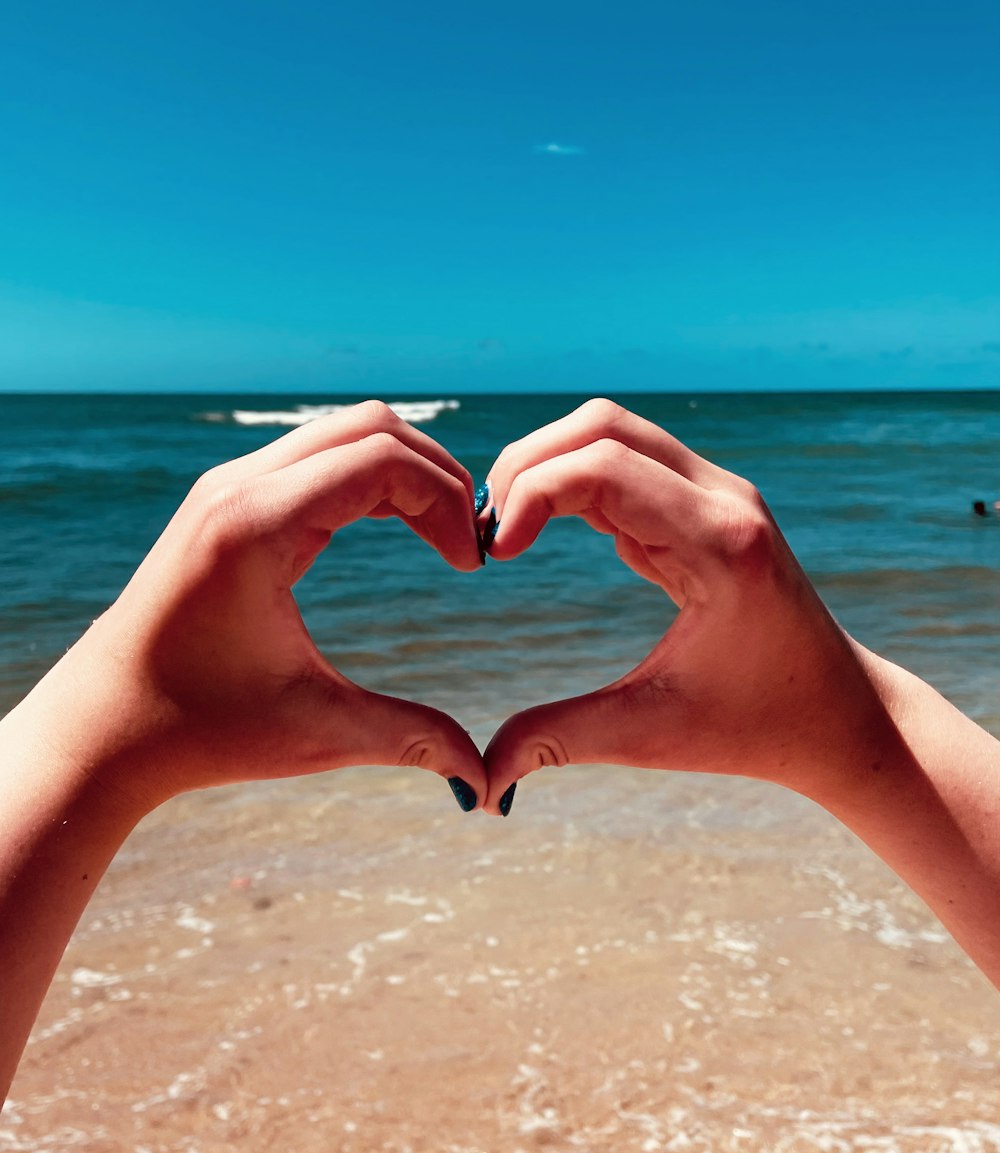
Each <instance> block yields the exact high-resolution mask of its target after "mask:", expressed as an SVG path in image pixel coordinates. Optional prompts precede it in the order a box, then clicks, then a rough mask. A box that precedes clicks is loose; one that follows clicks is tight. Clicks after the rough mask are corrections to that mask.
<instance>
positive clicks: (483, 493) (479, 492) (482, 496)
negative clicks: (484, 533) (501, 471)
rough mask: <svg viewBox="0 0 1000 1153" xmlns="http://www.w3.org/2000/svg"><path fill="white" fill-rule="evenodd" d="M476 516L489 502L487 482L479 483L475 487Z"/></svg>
mask: <svg viewBox="0 0 1000 1153" xmlns="http://www.w3.org/2000/svg"><path fill="white" fill-rule="evenodd" d="M475 500H476V516H479V514H480V513H481V512H482V511H483V509H484V508H485V507H486V506H487V505H488V504H489V503H490V486H489V485H488V484H481V485H480V486H479V488H477V489H476V498H475Z"/></svg>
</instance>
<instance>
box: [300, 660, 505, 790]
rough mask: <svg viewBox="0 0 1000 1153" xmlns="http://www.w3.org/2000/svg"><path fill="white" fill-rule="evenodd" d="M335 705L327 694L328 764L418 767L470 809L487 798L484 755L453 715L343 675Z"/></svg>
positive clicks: (323, 740) (321, 755)
mask: <svg viewBox="0 0 1000 1153" xmlns="http://www.w3.org/2000/svg"><path fill="white" fill-rule="evenodd" d="M328 687H329V686H328ZM330 705H331V700H330V696H329V695H328V694H327V695H326V700H325V708H323V715H324V717H325V721H324V728H325V729H326V730H327V731H326V735H325V737H321V738H320V743H321V745H323V746H325V748H323V749H321V750H319V753H318V756H319V759H321V760H323V761H324V762H325V767H327V768H344V767H347V766H348V765H393V766H395V765H399V766H413V767H414V768H420V769H426V770H428V771H429V772H432V773H436V774H437V775H438V776H439V777H441V778H443V779H444V780H445V781H446V782H447V783H448V785H449V786H450V788H451V790H452V793H453V794H454V797H455V800H456V801H457V802H458V804H459V806H460V807H461V808H462V809H463V810H464V811H465V812H470V811H471V810H472V809H475V808H478V807H479V806H481V805H482V803H483V801H484V800H485V799H486V795H487V780H486V769H485V766H484V765H483V759H482V756H481V755H480V752H479V750H478V749H477V748H476V745H475V743H474V742H473V740H472V738H471V737H470V736H469V734H468V733H467V732H466V730H465V729H463V728H462V726H461V725H460V724H459V723H458V722H457V721H456V720H455V719H454V718H453V717H450V716H449V715H448V714H447V713H444V712H441V711H440V710H439V709H433V708H430V707H429V706H428V705H422V704H418V703H416V702H414V701H406V700H403V699H402V698H400V697H391V696H386V695H384V694H382V693H373V692H370V691H369V690H367V689H364V688H362V687H361V686H360V685H356V684H354V683H353V682H351V681H347V680H346V678H343V677H340V676H338V677H337V683H336V697H335V702H334V707H333V708H332V709H331V708H330ZM315 716H316V713H315V712H313V718H314V719H315ZM317 735H318V734H317Z"/></svg>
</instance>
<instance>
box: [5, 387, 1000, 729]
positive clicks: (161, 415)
mask: <svg viewBox="0 0 1000 1153" xmlns="http://www.w3.org/2000/svg"><path fill="white" fill-rule="evenodd" d="M386 399H388V400H390V401H393V400H394V398H392V397H388V398H386ZM584 399H586V398H585V397H573V396H562V395H557V396H470V397H461V398H444V399H439V398H427V399H420V400H417V399H412V400H411V399H405V400H401V401H395V403H396V404H397V408H398V411H399V412H400V414H401V415H402V416H403V417H404V418H406V419H408V420H411V421H412V422H414V423H417V424H419V426H420V427H421V428H422V429H424V430H425V431H426V432H428V433H429V434H430V435H431V436H433V437H435V438H436V439H437V440H439V441H440V442H441V443H442V444H443V445H444V446H445V447H446V448H447V449H448V450H449V451H450V452H452V454H453V455H454V456H455V457H456V458H457V459H459V460H460V461H462V462H463V463H464V464H465V465H466V467H467V468H468V469H469V470H470V471H471V472H472V474H473V476H474V478H476V479H477V480H480V479H482V478H483V477H485V475H486V472H487V471H488V469H489V467H490V464H491V463H492V461H493V459H494V458H495V456H496V455H497V453H498V452H499V451H500V449H501V448H502V447H503V446H504V445H505V444H507V443H509V442H511V441H512V440H515V439H517V438H518V437H521V436H523V435H525V434H526V433H528V432H530V431H531V430H533V429H535V428H538V427H541V426H542V425H543V424H545V423H547V422H549V421H551V420H554V419H558V418H559V417H560V416H562V415H564V414H565V413H567V412H569V411H571V410H572V409H573V408H574V407H575V406H576V405H577V404H578V403H580V402H581V401H582V400H584ZM615 399H617V400H620V402H621V403H623V404H624V405H626V406H627V407H629V408H631V409H633V410H634V411H636V412H638V413H640V414H641V415H643V416H645V417H647V418H648V419H650V420H652V421H654V422H656V423H657V424H659V425H661V426H662V427H664V428H666V429H668V430H669V431H670V432H672V433H673V434H674V435H676V436H677V437H678V438H680V439H681V440H683V441H684V442H685V443H687V444H689V445H690V446H691V447H692V448H694V449H695V450H696V451H697V452H699V453H701V454H702V455H704V456H706V457H708V458H709V459H711V460H713V461H715V462H716V463H718V464H720V465H722V466H724V467H725V468H728V469H730V470H732V471H734V472H736V473H739V474H741V475H743V476H745V477H747V478H749V479H751V480H752V481H753V482H754V483H755V484H756V485H757V486H758V488H760V490H761V492H762V493H763V494H764V496H765V499H766V500H767V501H768V503H769V505H770V507H771V509H772V511H773V512H774V514H775V516H776V517H777V520H778V523H779V524H780V525H781V527H782V529H783V531H784V532H785V535H786V536H787V537H788V539H789V541H790V543H791V544H792V547H793V548H794V550H795V552H796V553H797V555H798V556H799V558H800V560H801V561H802V563H803V565H804V567H805V568H806V570H807V572H809V573H810V575H811V576H812V578H813V580H814V581H815V583H816V584H817V585H818V586H819V588H820V590H821V591H822V593H823V595H824V597H825V598H826V599H827V601H828V603H829V604H830V605H831V607H832V608H833V609H834V611H835V613H836V615H837V616H838V618H839V619H840V620H841V622H842V623H843V624H844V625H845V626H846V627H847V629H848V630H849V631H850V632H852V633H854V634H855V635H856V636H857V637H858V639H859V640H861V641H862V642H863V643H865V644H867V645H868V646H869V647H872V648H874V649H876V650H877V651H879V652H882V653H884V654H885V655H887V656H889V657H891V658H893V659H897V660H899V661H900V662H901V663H903V664H906V665H907V666H908V667H912V668H913V669H914V671H916V672H918V673H919V674H920V675H922V676H925V677H927V678H929V679H930V680H932V681H933V682H934V683H935V684H936V685H937V686H938V687H939V688H940V689H941V690H942V691H944V692H945V693H947V694H948V695H949V696H950V697H951V698H952V699H954V700H955V702H956V703H957V704H958V705H959V706H960V707H961V708H963V709H965V710H967V711H969V712H971V713H972V714H973V715H974V716H975V717H976V718H977V719H978V720H980V721H982V722H983V723H986V724H987V725H992V726H997V725H1000V694H998V692H997V687H998V683H1000V680H998V678H1000V612H998V608H1000V582H998V581H997V580H996V573H997V570H998V567H1000V517H998V516H996V515H991V516H989V517H986V518H982V517H977V516H974V515H973V513H972V502H973V500H976V499H982V500H985V501H986V502H987V505H991V504H992V502H993V500H995V499H997V498H998V497H1000V455H998V447H1000V394H993V393H985V394H984V393H977V394H947V395H945V394H919V395H907V394H876V395H872V394H865V395H858V394H849V395H829V394H828V395H806V394H801V395H766V396H761V395H757V396H741V395H708V396H699V395H686V394H676V395H636V396H622V397H615ZM336 403H344V402H341V401H337V402H336ZM333 407H335V404H333V403H321V401H320V400H319V398H307V399H304V400H302V401H301V402H295V401H293V399H292V398H289V397H287V396H263V395H250V396H242V397H241V396H231V395H226V396H210V395H176V396H119V395H114V396H19V395H8V396H0V510H2V525H3V530H2V535H3V549H2V566H3V567H2V572H3V579H2V581H0V645H2V648H0V710H2V711H6V709H7V708H9V707H10V706H11V705H12V704H13V703H14V702H15V701H16V700H17V699H18V698H19V697H20V695H21V694H23V693H24V692H25V690H26V689H27V688H28V687H30V685H31V684H32V683H33V682H34V681H35V680H36V679H37V678H38V676H39V675H40V674H41V673H42V672H44V670H45V669H46V668H47V667H48V666H49V664H50V663H51V662H52V661H54V660H55V659H57V658H58V656H59V654H60V653H61V652H62V651H63V650H64V648H65V647H66V646H67V645H69V644H70V643H71V642H72V641H73V640H74V639H75V638H76V637H77V636H78V635H79V634H80V633H81V632H82V631H83V629H84V628H86V626H87V624H88V623H89V622H90V620H92V619H93V617H94V616H95V615H97V614H98V613H99V612H101V611H102V610H103V609H104V608H105V607H106V606H107V605H108V604H109V603H110V602H111V601H112V600H113V599H114V597H115V596H116V594H117V592H118V591H119V590H120V589H121V587H122V586H123V585H124V583H125V582H126V581H127V580H128V578H129V576H130V574H131V573H132V571H133V570H134V568H135V567H136V565H137V564H138V562H139V561H140V560H141V558H142V556H143V555H144V554H145V552H146V551H147V550H148V548H149V546H150V545H151V544H152V543H153V541H154V540H155V538H156V536H157V535H158V534H159V532H160V530H161V529H162V527H163V525H164V524H165V523H166V521H167V520H168V519H169V517H170V515H171V514H172V512H173V510H174V509H175V508H176V507H177V505H178V504H179V502H180V501H181V499H182V498H183V496H184V494H185V492H186V491H187V489H188V487H189V486H190V485H191V484H192V482H193V481H194V480H195V479H196V478H197V477H198V475H199V474H200V473H201V472H203V471H204V470H205V469H207V468H209V467H211V466H212V465H213V464H216V463H219V462H220V461H223V460H227V459H230V458H232V457H234V456H239V455H241V454H243V453H246V452H249V451H251V450H253V449H254V448H257V447H259V446H260V445H261V444H264V443H266V442H267V441H269V440H271V439H273V438H274V437H276V436H279V435H280V434H281V433H282V431H284V430H285V429H286V428H287V427H289V426H291V425H294V424H297V423H301V422H302V421H303V419H306V418H308V417H310V416H312V415H314V414H315V413H318V412H322V411H327V410H329V409H330V408H333ZM474 582H475V583H474ZM298 596H299V600H300V603H301V605H302V609H303V612H304V615H305V616H306V619H307V621H308V623H309V625H310V628H311V630H312V632H313V635H314V637H315V638H316V641H317V643H318V644H319V646H320V648H321V649H323V651H324V652H326V653H327V654H329V656H330V657H331V659H332V660H333V661H334V663H336V664H337V665H338V666H342V667H343V668H344V671H345V672H347V673H348V674H349V675H351V676H355V675H356V676H357V678H358V679H362V680H364V681H365V682H366V683H368V684H370V685H371V686H372V687H374V688H378V689H381V690H384V691H392V692H402V693H404V694H406V693H408V694H410V695H414V696H417V697H421V698H422V699H427V700H428V701H430V702H431V703H434V704H438V705H440V706H441V707H452V708H454V709H455V710H456V713H457V714H458V715H460V716H464V717H465V718H466V722H467V724H468V726H469V727H476V726H478V725H479V724H480V723H481V722H482V723H487V722H491V721H492V720H493V719H494V718H495V716H496V715H497V712H498V709H497V705H498V704H500V705H501V708H500V710H499V711H500V712H502V711H503V710H504V709H507V708H508V707H510V708H511V709H513V708H516V707H520V706H521V705H522V704H523V703H526V702H528V701H534V700H537V699H538V694H539V692H542V693H543V694H547V693H550V692H556V693H557V694H559V695H566V694H568V693H570V692H574V691H578V690H579V689H580V688H582V687H584V685H587V686H593V685H594V684H595V683H597V682H598V681H602V680H605V679H607V678H609V677H612V676H614V675H618V673H620V672H624V671H625V669H627V668H628V667H630V665H631V664H632V663H634V662H635V660H636V659H637V658H638V657H639V656H640V655H642V653H643V652H644V651H645V649H646V648H648V647H649V646H650V645H651V644H652V642H653V641H654V640H655V639H656V638H657V637H658V636H659V635H660V634H661V633H662V631H663V628H664V626H665V624H666V623H667V621H668V620H669V614H670V610H669V607H668V606H667V605H666V603H665V598H664V597H663V596H662V595H661V594H660V593H659V591H658V590H656V589H654V588H652V587H646V586H645V585H644V583H643V582H642V581H640V580H639V579H638V578H635V577H634V576H633V575H632V574H631V573H629V572H628V571H627V570H625V569H624V568H623V566H622V565H621V564H619V563H618V562H617V561H616V559H615V558H614V553H613V549H612V546H611V543H610V541H609V540H608V539H606V538H602V537H599V536H597V535H595V534H594V533H592V532H590V531H589V530H587V529H586V527H585V526H583V525H581V524H579V523H572V522H569V521H563V522H557V523H553V524H551V525H550V526H549V527H548V528H547V529H546V530H545V533H544V534H543V537H542V538H541V539H540V541H539V542H538V544H537V545H536V546H535V547H534V548H533V549H532V550H531V552H530V553H529V554H527V555H526V556H525V557H524V558H523V559H522V561H520V562H518V563H517V564H516V565H506V566H501V565H495V564H489V565H488V566H487V568H486V570H485V571H484V572H483V573H482V574H477V575H476V576H475V577H474V578H469V577H464V576H460V575H459V574H455V573H453V572H451V570H449V569H448V568H447V566H445V565H444V564H443V563H442V562H441V561H440V560H439V558H437V557H436V556H435V555H434V554H433V553H432V552H431V551H430V550H429V549H427V547H426V546H425V545H423V544H422V543H421V542H419V541H418V540H417V539H416V538H414V537H412V535H411V534H409V533H408V531H407V530H406V529H404V528H403V527H401V526H400V525H398V524H395V523H391V524H386V523H382V522H380V523H377V524H376V523H368V524H364V523H362V524H359V525H355V526H351V527H350V528H348V529H347V530H345V531H344V532H343V533H342V534H340V535H339V536H338V538H337V539H336V540H335V541H334V542H333V544H332V546H331V548H330V549H329V552H328V555H327V556H325V557H324V558H322V560H321V562H320V563H319V564H318V565H317V566H316V568H315V569H314V570H313V572H311V573H310V574H309V576H308V577H307V578H306V579H305V580H304V581H303V582H302V584H301V585H300V587H299V590H298ZM568 636H573V637H579V638H581V640H582V644H581V646H580V647H578V648H575V649H573V650H572V651H571V650H570V649H568V648H567V646H566V645H565V643H564V641H565V639H566V638H567V637H568ZM581 650H582V651H581ZM505 653H508V654H512V655H513V659H512V660H511V659H508V660H505V659H504V654H505ZM581 678H582V679H581Z"/></svg>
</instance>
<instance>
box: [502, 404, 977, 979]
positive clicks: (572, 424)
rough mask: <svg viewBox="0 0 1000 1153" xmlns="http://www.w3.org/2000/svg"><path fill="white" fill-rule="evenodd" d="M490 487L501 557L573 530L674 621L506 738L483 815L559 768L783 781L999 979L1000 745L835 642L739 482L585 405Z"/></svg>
mask: <svg viewBox="0 0 1000 1153" xmlns="http://www.w3.org/2000/svg"><path fill="white" fill-rule="evenodd" d="M490 487H491V493H492V496H493V500H494V504H495V513H496V515H497V516H498V517H499V520H500V529H499V531H498V533H497V536H496V539H495V542H494V544H493V546H492V548H491V550H490V555H491V556H492V557H494V558H495V559H497V560H510V559H512V558H514V557H515V556H518V555H519V554H520V553H522V552H523V551H524V550H525V549H527V548H528V547H529V546H530V545H531V543H532V541H533V540H534V539H535V537H536V536H537V535H538V533H539V532H540V531H541V529H542V527H543V526H544V524H545V522H546V521H547V520H548V519H549V517H552V516H568V515H573V516H580V517H582V518H583V519H584V520H586V521H587V523H588V524H590V525H591V526H592V527H593V528H595V529H596V530H597V531H599V532H604V533H609V534H611V535H612V536H613V537H614V539H615V544H616V547H617V550H618V553H619V555H620V556H621V558H622V560H624V561H625V563H626V564H628V565H629V566H630V567H632V568H633V569H634V570H635V571H636V572H638V573H639V574H640V575H641V576H643V577H646V578H647V579H649V580H651V581H653V582H654V583H656V584H658V585H659V586H660V587H662V588H663V590H664V591H665V592H666V593H667V594H668V595H669V596H670V597H671V598H672V599H673V600H674V602H675V603H676V604H677V605H678V607H679V609H680V612H679V614H678V616H677V618H676V620H675V621H674V623H673V625H672V626H671V627H670V629H669V630H668V631H667V633H666V634H665V636H664V637H663V638H662V639H661V640H660V641H659V643H658V644H657V645H656V646H655V648H654V649H653V650H652V652H651V653H650V654H649V655H648V656H647V657H646V658H645V659H644V660H643V661H642V662H641V663H640V664H639V665H638V666H637V667H636V668H635V669H634V670H633V671H632V672H630V673H628V674H627V675H626V676H625V677H623V678H622V679H621V680H620V681H618V682H616V683H615V684H612V685H609V686H607V687H606V688H603V689H600V690H598V691H597V692H594V693H589V694H586V695H585V696H582V697H578V698H574V699H571V700H566V701H558V702H555V703H553V704H548V705H542V706H540V707H538V708H535V709H529V710H527V711H526V712H524V713H521V714H519V715H518V716H515V717H512V718H511V719H510V720H509V721H508V722H507V723H506V724H505V725H504V726H503V728H502V729H501V730H500V731H499V732H498V733H497V735H496V736H495V737H494V739H493V741H492V742H491V744H490V747H489V749H488V750H487V753H486V763H487V768H488V772H489V775H490V795H489V798H488V807H489V808H490V809H491V810H494V809H496V807H497V805H498V799H499V798H500V797H501V796H502V795H503V793H504V792H505V790H507V789H508V788H509V787H510V785H511V784H512V783H513V782H515V781H516V780H517V779H518V778H519V777H521V776H523V775H524V774H525V773H528V772H531V771H532V770H534V769H537V768H539V767H541V766H543V765H551V764H566V763H569V762H578V763H579V762H606V763H614V764H631V765H638V766H642V767H646V768H661V769H665V768H669V769H684V770H692V771H706V772H716V773H731V774H741V775H744V776H750V777H757V778H760V779H763V780H769V781H773V782H776V783H778V784H782V785H785V786H787V787H789V788H792V789H795V790H796V791H798V792H800V793H803V794H805V795H806V796H808V797H811V798H812V799H813V800H815V801H817V802H818V803H819V804H821V805H823V806H824V807H826V808H827V809H828V810H829V811H830V812H831V813H833V814H834V815H835V816H837V817H838V818H839V819H840V820H841V821H843V822H844V823H845V824H846V825H848V826H849V827H850V828H851V829H852V830H853V831H854V832H855V833H856V834H857V835H858V836H860V837H861V838H862V839H863V840H865V841H866V842H867V843H868V844H869V845H870V846H871V848H872V849H874V851H875V852H876V853H878V854H879V856H881V857H882V858H883V859H884V860H885V861H886V862H887V863H888V864H889V865H890V866H891V867H892V868H893V869H895V871H896V872H897V873H898V874H899V875H900V876H901V877H902V878H903V879H904V880H905V881H906V882H907V883H908V884H909V885H910V886H911V887H912V888H913V889H914V890H915V891H916V892H917V893H919V894H920V895H921V896H922V897H923V898H924V900H926V901H927V903H928V904H929V905H930V906H931V907H932V908H933V909H934V911H935V912H936V913H937V915H938V916H939V917H940V919H941V920H942V921H943V922H944V924H945V925H946V926H947V927H948V928H949V930H950V931H951V932H952V933H953V934H954V936H955V937H956V939H957V940H958V942H959V943H960V944H961V945H962V946H963V947H964V948H965V949H966V950H967V951H968V953H969V954H970V955H971V956H972V958H973V960H975V961H976V962H977V964H979V966H980V967H981V968H982V969H983V971H984V972H985V973H986V975H987V976H989V977H990V978H991V979H992V980H993V981H994V983H998V984H1000V744H998V742H997V741H996V740H994V739H993V738H992V737H991V736H989V735H988V734H987V733H986V732H984V731H983V730H982V729H980V728H979V727H978V726H977V725H975V724H974V723H973V722H972V721H970V720H969V719H968V718H967V717H965V716H963V715H962V714H961V713H959V712H958V711H957V710H956V709H955V708H953V707H952V706H951V705H950V704H949V703H948V702H947V701H945V700H944V699H943V698H942V697H941V696H939V695H938V694H937V693H936V692H935V691H934V690H933V689H931V688H930V687H929V686H927V685H926V684H924V683H923V682H922V681H920V680H918V679H917V678H916V677H914V676H911V675H910V674H909V673H907V672H905V671H904V670H902V669H900V668H897V667H896V666H894V665H892V664H890V663H889V662H888V661H885V660H883V659H881V658H880V657H878V656H876V655H874V654H873V653H870V652H868V651H866V650H865V649H864V648H862V647H861V646H860V645H859V644H857V643H856V642H855V641H853V640H852V639H851V638H850V637H848V636H847V635H846V634H845V633H844V632H843V630H842V629H841V628H840V627H839V626H838V625H837V624H836V622H835V621H834V620H833V618H832V617H831V616H830V614H829V612H828V611H827V609H826V608H825V606H824V605H823V603H822V601H821V600H820V599H819V596H818V595H817V593H816V591H815V590H814V589H813V587H812V585H811V584H810V583H809V580H808V578H807V577H806V576H805V574H804V573H803V571H802V569H801V567H800V566H799V564H798V562H797V561H796V560H795V558H794V556H793V555H792V553H791V551H790V550H789V548H788V545H787V544H786V542H785V540H784V538H783V537H782V535H781V533H780V531H779V530H778V527H777V525H776V524H775V523H774V520H773V519H772V517H771V515H770V513H769V512H768V510H767V507H766V506H765V504H764V502H763V501H762V499H761V497H760V495H759V494H758V493H757V492H756V490H755V489H754V488H753V487H752V486H751V485H750V484H748V483H747V482H746V481H744V480H742V479H740V478H739V477H736V476H733V475H732V474H730V473H727V472H725V471H724V470H723V469H720V468H717V467H716V466H715V465H712V464H710V463H709V462H708V461H705V460H703V459H701V458H700V457H698V456H697V455H696V454H695V453H693V452H691V451H690V450H689V449H687V448H686V447H685V446H684V445H682V444H680V443H679V442H678V441H676V440H675V439H674V438H673V437H671V436H669V435H668V434H667V433H665V432H664V431H663V430H661V429H659V428H657V427H656V426H655V425H652V424H650V423H649V422H647V421H644V420H641V419H640V418H638V417H636V416H635V415H633V414H631V413H629V412H626V411H625V410H623V409H621V408H618V407H617V406H616V405H613V404H610V403H609V402H607V401H593V402H590V403H589V404H587V405H584V406H583V408H581V409H579V410H578V411H577V412H575V413H573V414H572V415H571V416H569V417H566V418H565V419H564V420H562V421H558V422H556V423H555V424H552V425H550V426H548V427H547V428H544V429H540V430H539V431H538V432H535V433H533V434H531V435H530V436H528V437H526V438H525V439H524V440H522V441H519V442H517V443H516V444H514V445H511V446H510V447H508V448H507V449H505V450H504V452H503V453H502V454H501V456H500V457H499V459H498V460H497V462H496V464H495V465H494V468H493V470H492V472H491V475H490ZM489 513H490V509H486V510H485V511H484V513H483V516H484V517H487V516H488V515H489Z"/></svg>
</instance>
